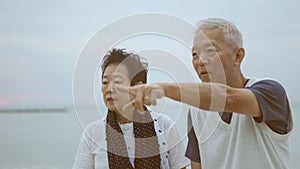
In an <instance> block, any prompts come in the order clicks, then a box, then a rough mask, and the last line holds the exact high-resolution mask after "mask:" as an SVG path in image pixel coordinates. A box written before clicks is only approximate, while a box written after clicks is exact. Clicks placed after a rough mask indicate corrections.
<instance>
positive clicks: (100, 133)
mask: <svg viewBox="0 0 300 169" xmlns="http://www.w3.org/2000/svg"><path fill="white" fill-rule="evenodd" d="M150 114H151V116H152V118H153V119H154V128H155V132H156V134H157V137H158V144H159V145H160V146H159V147H160V154H161V155H160V157H161V169H179V168H183V167H185V166H187V165H189V163H190V162H189V159H187V158H186V157H185V156H184V153H185V145H184V144H183V137H180V135H179V133H178V131H177V129H176V127H175V124H174V122H173V121H172V120H171V119H170V118H169V117H167V116H166V115H162V114H157V113H154V112H150ZM121 129H122V130H123V132H124V135H126V136H125V142H126V145H127V151H128V155H129V157H130V162H131V163H133V161H134V147H135V146H134V139H133V137H134V136H133V125H132V123H131V124H130V123H129V124H125V125H121ZM105 131H106V119H105V118H104V119H102V120H98V121H95V122H93V123H91V124H89V125H88V126H87V127H86V129H85V130H84V132H83V134H82V137H81V140H80V143H79V146H78V150H77V154H76V158H75V160H74V165H73V169H104V168H105V169H107V168H109V165H108V157H107V151H106V150H107V144H106V133H105Z"/></svg>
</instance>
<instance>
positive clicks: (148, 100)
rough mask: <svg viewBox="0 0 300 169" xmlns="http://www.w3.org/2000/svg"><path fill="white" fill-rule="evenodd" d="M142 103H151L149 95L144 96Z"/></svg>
mask: <svg viewBox="0 0 300 169" xmlns="http://www.w3.org/2000/svg"><path fill="white" fill-rule="evenodd" d="M144 104H145V105H148V106H150V105H151V103H150V96H149V95H146V96H144Z"/></svg>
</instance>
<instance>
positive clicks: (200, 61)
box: [196, 56, 207, 66]
mask: <svg viewBox="0 0 300 169" xmlns="http://www.w3.org/2000/svg"><path fill="white" fill-rule="evenodd" d="M196 63H197V64H198V65H199V66H205V65H206V64H207V59H206V58H205V57H203V56H198V59H197V60H196Z"/></svg>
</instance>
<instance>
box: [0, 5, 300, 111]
mask: <svg viewBox="0 0 300 169" xmlns="http://www.w3.org/2000/svg"><path fill="white" fill-rule="evenodd" d="M299 7H300V2H299V1H296V0H288V1H282V0H264V1H258V0H245V1H238V0H228V1H221V0H210V1H203V0H197V1H196V0H195V1H176V0H172V1H171V0H165V1H156V0H154V1H141V0H128V1H116V0H111V1H100V0H98V1H92V0H85V1H83V0H72V1H58V0H52V1H37V0H28V1H20V0H10V1H3V0H2V1H0V79H1V81H0V108H10V107H13V108H15V107H37V108H43V107H55V106H60V107H61V106H72V105H73V85H74V78H76V77H74V75H76V70H77V67H78V65H80V64H82V63H78V61H81V60H80V57H82V54H83V53H84V49H85V47H86V46H87V45H88V44H90V42H91V40H92V39H93V37H95V36H97V33H99V32H101V31H102V30H103V29H105V28H107V27H108V26H109V25H110V24H113V23H118V22H119V21H122V19H124V18H128V17H130V16H132V15H140V14H143V13H156V14H162V15H170V16H173V17H175V18H179V20H184V21H185V22H186V23H190V24H192V25H195V24H196V23H197V22H198V21H199V20H201V19H204V18H207V17H220V18H225V19H228V20H230V21H232V22H233V23H235V24H236V25H237V27H238V28H239V29H240V31H241V32H242V34H243V37H244V47H245V49H246V58H245V60H244V62H243V64H242V70H243V73H244V74H245V75H246V76H247V77H252V76H254V77H258V78H264V77H270V78H273V79H277V80H279V81H280V82H281V83H282V84H283V85H284V87H285V88H286V90H287V93H288V96H289V98H290V101H291V102H292V103H299V102H300V101H299V98H300V97H299V94H300V93H299V92H297V89H298V86H300V80H299V79H298V78H297V77H299V75H297V74H298V72H299V69H300V68H299V65H298V64H299V62H300V59H299V58H300V57H299V56H298V55H299V53H300V48H299V44H300V22H299V18H300V13H299V12H298V9H299ZM159 21H160V19H158V20H157V22H156V20H151V21H150V20H147V18H145V19H144V20H142V21H140V22H136V23H133V24H131V25H128V24H127V25H126V24H125V25H123V26H122V25H121V26H120V27H117V28H118V29H117V31H120V32H122V31H130V30H135V28H136V27H140V26H143V25H147V23H154V24H155V25H157V26H160V25H161V28H162V29H169V30H170V32H171V31H172V30H179V31H180V30H181V28H180V27H172V28H170V26H168V25H167V26H166V25H164V24H163V23H160V22H159ZM125 28H126V30H125ZM182 30H186V29H182ZM114 31H116V30H111V32H110V33H111V34H107V35H106V38H107V39H101V41H106V40H107V41H109V39H110V38H111V39H113V38H115V37H114V36H115V34H114ZM133 33H134V32H133ZM188 33H190V34H188ZM132 35H133V34H132ZM187 35H190V38H192V32H187ZM96 42H97V41H95V43H96ZM189 43H191V42H189ZM93 45H96V46H97V45H99V44H93ZM114 45H115V46H118V47H124V48H127V49H129V50H133V51H136V52H140V53H142V54H145V56H147V51H149V50H150V51H151V52H150V53H153V52H154V53H155V52H157V50H158V51H159V52H158V53H156V54H157V55H160V54H162V56H158V58H157V59H156V60H154V61H153V60H152V65H154V66H152V69H151V70H150V77H151V80H150V82H155V81H164V80H165V81H188V80H195V77H196V76H195V73H194V72H193V71H192V69H191V68H192V64H191V52H190V48H191V46H185V45H184V44H183V43H182V42H179V41H177V40H175V39H172V38H170V37H167V36H163V35H159V34H145V33H144V34H140V35H135V36H130V37H127V38H124V39H123V40H122V41H121V39H120V41H119V42H118V43H116V44H114ZM99 46H100V45H99ZM102 47H103V46H102ZM148 53H149V52H148ZM94 55H95V56H99V57H98V58H97V59H95V61H96V62H95V64H99V63H100V61H101V57H102V56H103V53H96V54H95V53H94ZM168 56H169V57H168ZM149 57H150V58H149ZM148 60H151V56H148ZM153 63H154V64H153ZM156 63H157V64H158V63H165V65H166V67H169V68H170V69H164V68H162V67H160V69H159V70H160V71H159V72H160V75H157V76H156V74H155V71H158V69H157V67H156V68H155V64H156ZM150 65H151V62H150ZM170 65H171V66H170ZM172 65H174V66H181V67H180V69H175V70H173V69H172ZM89 66H90V65H86V66H85V67H86V68H87V69H88V68H89ZM162 66H163V65H162ZM174 66H173V68H174ZM176 68H177V67H176ZM171 69H172V70H171ZM93 71H94V73H95V71H97V70H93ZM151 72H152V74H151ZM186 72H188V77H189V78H186V77H187V75H186ZM98 73H99V72H98ZM93 75H94V74H93ZM165 76H166V77H165ZM95 79H96V80H95V84H96V85H95V88H94V89H93V90H95V93H96V94H95V98H96V100H97V99H99V98H98V95H97V94H99V93H97V92H99V91H98V86H97V76H95ZM79 80H81V79H79ZM75 81H76V80H75ZM196 81H197V80H196ZM81 82H82V83H85V81H84V80H81ZM87 83H89V82H87ZM93 83H94V82H93ZM86 87H89V85H86ZM78 90H79V89H78ZM80 90H82V91H84V90H87V91H88V90H92V89H85V88H84V87H83V88H80ZM82 98H84V96H82ZM83 100H84V99H83ZM100 100H101V99H100Z"/></svg>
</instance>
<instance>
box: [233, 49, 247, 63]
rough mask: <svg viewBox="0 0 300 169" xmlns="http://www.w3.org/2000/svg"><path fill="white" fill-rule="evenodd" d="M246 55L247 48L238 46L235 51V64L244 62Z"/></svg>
mask: <svg viewBox="0 0 300 169" xmlns="http://www.w3.org/2000/svg"><path fill="white" fill-rule="evenodd" d="M244 56H245V49H244V48H238V49H237V50H236V51H235V60H234V65H236V66H238V65H240V64H241V63H242V61H243V59H244Z"/></svg>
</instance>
